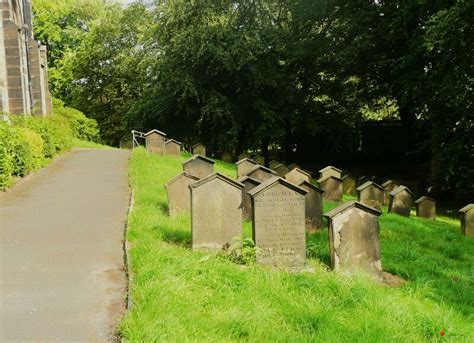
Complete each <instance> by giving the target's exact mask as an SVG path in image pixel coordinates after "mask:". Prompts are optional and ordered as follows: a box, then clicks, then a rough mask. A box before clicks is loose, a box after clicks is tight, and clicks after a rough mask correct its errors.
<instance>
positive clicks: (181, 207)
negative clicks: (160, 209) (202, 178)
mask: <svg viewBox="0 0 474 343" xmlns="http://www.w3.org/2000/svg"><path fill="white" fill-rule="evenodd" d="M198 180H199V179H198V178H197V177H195V176H192V175H189V174H186V173H181V174H179V175H177V176H175V177H174V178H172V179H171V180H169V181H168V182H167V183H166V192H167V193H168V208H169V214H170V215H171V216H174V215H176V214H178V213H180V212H185V211H190V209H191V193H190V191H189V185H191V184H193V183H195V182H196V181H198Z"/></svg>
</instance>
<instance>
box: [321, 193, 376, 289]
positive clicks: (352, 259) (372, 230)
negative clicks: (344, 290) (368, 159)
mask: <svg viewBox="0 0 474 343" xmlns="http://www.w3.org/2000/svg"><path fill="white" fill-rule="evenodd" d="M381 214H382V213H381V212H380V211H378V210H376V209H374V208H372V207H369V206H366V205H364V204H362V203H360V202H358V201H350V202H347V203H345V204H342V205H340V206H339V207H337V208H335V209H333V210H332V211H329V212H328V213H325V214H324V216H325V217H327V218H328V226H329V249H330V255H331V265H332V268H333V269H334V270H336V271H338V272H342V273H346V274H357V273H360V272H363V273H367V274H369V275H371V276H372V277H374V278H375V279H376V280H379V281H381V280H382V278H383V274H382V263H381V261H380V228H379V216H380V215H381Z"/></svg>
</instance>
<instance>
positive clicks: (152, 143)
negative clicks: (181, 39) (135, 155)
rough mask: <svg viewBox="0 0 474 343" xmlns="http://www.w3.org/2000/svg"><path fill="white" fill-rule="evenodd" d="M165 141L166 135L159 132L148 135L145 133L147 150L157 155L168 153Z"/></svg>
mask: <svg viewBox="0 0 474 343" xmlns="http://www.w3.org/2000/svg"><path fill="white" fill-rule="evenodd" d="M165 140H166V133H164V132H161V131H158V130H151V131H148V132H147V133H145V146H146V150H147V151H149V152H154V153H157V154H164V153H165V151H166V150H165Z"/></svg>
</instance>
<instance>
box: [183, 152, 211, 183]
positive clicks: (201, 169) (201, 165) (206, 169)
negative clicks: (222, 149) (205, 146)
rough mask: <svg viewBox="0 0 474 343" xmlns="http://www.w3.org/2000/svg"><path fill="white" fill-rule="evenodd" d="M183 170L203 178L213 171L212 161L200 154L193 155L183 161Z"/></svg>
mask: <svg viewBox="0 0 474 343" xmlns="http://www.w3.org/2000/svg"><path fill="white" fill-rule="evenodd" d="M183 171H184V172H185V173H188V174H190V175H192V176H195V177H197V178H199V179H203V178H205V177H206V176H208V175H210V174H212V173H213V172H214V161H213V160H211V159H209V158H207V157H204V156H201V155H194V156H193V157H191V158H189V159H187V160H186V161H184V162H183Z"/></svg>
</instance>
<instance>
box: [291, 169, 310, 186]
mask: <svg viewBox="0 0 474 343" xmlns="http://www.w3.org/2000/svg"><path fill="white" fill-rule="evenodd" d="M285 179H286V180H287V181H288V182H291V183H294V184H295V185H297V184H298V183H300V181H303V180H306V181H308V182H311V174H309V173H307V172H305V171H304V170H301V169H299V168H294V169H292V170H290V171H289V172H288V173H287V174H286V175H285Z"/></svg>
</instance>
